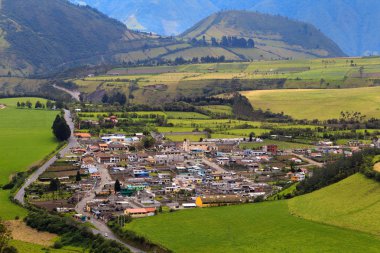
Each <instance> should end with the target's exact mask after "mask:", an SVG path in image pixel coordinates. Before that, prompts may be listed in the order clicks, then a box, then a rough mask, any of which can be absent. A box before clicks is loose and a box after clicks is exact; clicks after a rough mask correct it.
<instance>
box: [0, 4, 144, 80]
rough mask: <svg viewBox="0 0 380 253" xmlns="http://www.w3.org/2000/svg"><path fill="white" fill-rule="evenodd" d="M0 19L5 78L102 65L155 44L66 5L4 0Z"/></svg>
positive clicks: (0, 53)
mask: <svg viewBox="0 0 380 253" xmlns="http://www.w3.org/2000/svg"><path fill="white" fill-rule="evenodd" d="M0 14H1V15H0V59H1V60H0V75H8V74H12V75H19V76H27V75H30V74H36V73H37V74H41V73H46V72H47V71H52V70H56V69H58V68H65V67H72V66H75V65H78V64H91V63H95V64H99V63H102V62H106V61H111V60H112V55H113V54H115V53H117V52H119V51H128V50H133V49H135V48H141V47H142V46H143V43H142V41H141V40H142V39H143V41H144V43H148V42H149V41H148V38H146V37H144V36H142V35H141V34H139V33H135V32H132V31H130V30H128V29H127V28H126V27H125V26H124V25H123V24H122V23H120V22H118V21H116V20H113V19H111V18H108V17H107V16H105V15H104V14H101V13H100V12H98V11H96V10H94V9H91V8H90V7H80V6H76V5H73V4H71V3H69V2H67V1H64V0H39V1H34V0H2V1H1V9H0ZM9 71H10V73H8V72H9Z"/></svg>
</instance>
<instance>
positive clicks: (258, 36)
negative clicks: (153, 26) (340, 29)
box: [180, 11, 344, 58]
mask: <svg viewBox="0 0 380 253" xmlns="http://www.w3.org/2000/svg"><path fill="white" fill-rule="evenodd" d="M223 36H227V37H228V36H235V37H237V38H245V39H253V40H254V41H255V45H256V46H255V47H256V49H258V50H261V51H262V54H264V55H265V54H268V53H269V54H272V55H274V56H276V55H277V56H278V57H284V58H286V57H292V58H313V57H336V56H343V55H344V53H343V52H342V50H341V49H340V48H339V47H338V46H337V45H336V44H335V43H334V42H333V41H332V40H330V39H329V38H327V37H326V36H325V35H324V34H323V33H322V32H320V31H319V30H318V29H316V28H315V27H314V26H312V25H310V24H307V23H303V22H299V21H294V20H290V19H288V18H285V17H281V16H273V15H268V14H261V13H257V12H247V11H226V12H218V13H215V14H213V15H211V16H209V17H207V18H205V19H203V20H202V21H200V22H199V23H197V24H196V25H195V26H193V27H192V28H190V29H188V30H187V31H185V32H184V33H183V34H181V35H180V37H182V38H185V39H190V40H191V39H194V38H196V39H198V40H199V39H203V37H204V38H205V39H206V41H208V40H211V39H212V38H215V39H216V40H217V41H221V39H222V37H223ZM232 51H235V50H233V49H232ZM236 53H238V54H239V53H240V54H243V55H244V52H243V51H241V50H239V51H238V52H236ZM245 55H249V52H246V54H245ZM253 58H254V57H253ZM267 58H268V57H267Z"/></svg>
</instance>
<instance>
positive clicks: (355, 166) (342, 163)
mask: <svg viewBox="0 0 380 253" xmlns="http://www.w3.org/2000/svg"><path fill="white" fill-rule="evenodd" d="M379 154H380V149H366V150H363V151H361V152H357V153H354V154H353V155H352V156H351V157H342V158H340V159H338V160H337V161H335V162H332V163H328V164H326V165H325V166H324V168H323V169H318V170H314V172H313V176H312V177H310V178H307V179H306V180H304V181H302V182H301V183H300V184H299V185H297V194H298V195H300V194H306V193H309V192H312V191H315V190H318V189H321V188H322V187H325V186H328V185H330V184H333V183H336V182H339V181H340V180H343V179H345V178H347V177H349V176H351V175H353V174H355V173H357V172H363V173H364V174H366V171H363V166H366V165H367V162H368V160H371V158H372V157H373V156H375V155H379ZM366 175H367V174H366ZM367 176H368V177H371V176H372V174H371V175H369V174H368V175H367ZM379 178H380V177H379Z"/></svg>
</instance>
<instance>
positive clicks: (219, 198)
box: [195, 195, 245, 207]
mask: <svg viewBox="0 0 380 253" xmlns="http://www.w3.org/2000/svg"><path fill="white" fill-rule="evenodd" d="M243 202H245V198H242V197H240V196H238V195H210V196H204V197H197V198H196V200H195V204H196V205H197V206H198V207H213V206H228V205H236V204H240V203H243Z"/></svg>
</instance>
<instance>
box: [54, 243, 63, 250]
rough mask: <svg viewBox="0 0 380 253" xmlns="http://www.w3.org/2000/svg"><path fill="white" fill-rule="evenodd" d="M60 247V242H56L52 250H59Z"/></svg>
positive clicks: (61, 245)
mask: <svg viewBox="0 0 380 253" xmlns="http://www.w3.org/2000/svg"><path fill="white" fill-rule="evenodd" d="M62 247H63V244H62V242H60V241H56V242H55V243H54V248H55V249H61V248H62Z"/></svg>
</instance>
